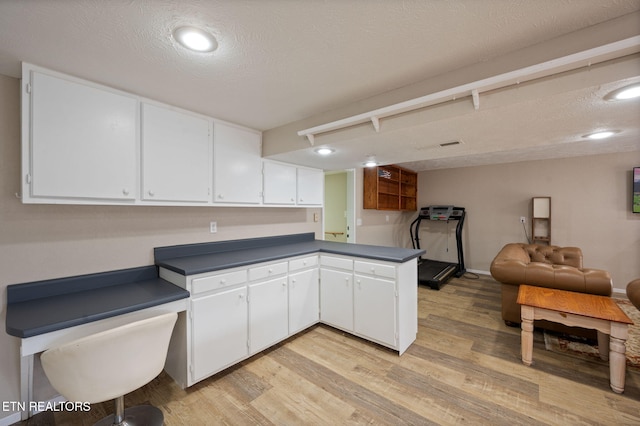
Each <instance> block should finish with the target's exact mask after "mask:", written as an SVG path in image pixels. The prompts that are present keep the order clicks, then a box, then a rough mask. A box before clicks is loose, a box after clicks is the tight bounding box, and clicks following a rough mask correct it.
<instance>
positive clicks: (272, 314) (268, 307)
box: [249, 276, 289, 354]
mask: <svg viewBox="0 0 640 426" xmlns="http://www.w3.org/2000/svg"><path fill="white" fill-rule="evenodd" d="M288 332H289V322H288V314H287V278H286V276H285V277H282V278H276V279H273V280H269V281H265V282H262V283H256V284H251V285H249V340H250V345H249V346H250V353H252V354H254V353H256V352H259V351H261V350H263V349H264V348H266V347H269V346H271V345H273V344H274V343H276V342H278V341H279V340H282V339H284V338H285V337H287V335H288Z"/></svg>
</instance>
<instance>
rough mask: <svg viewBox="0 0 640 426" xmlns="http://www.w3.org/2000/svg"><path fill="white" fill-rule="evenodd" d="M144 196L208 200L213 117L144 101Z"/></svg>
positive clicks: (170, 199)
mask: <svg viewBox="0 0 640 426" xmlns="http://www.w3.org/2000/svg"><path fill="white" fill-rule="evenodd" d="M141 120H142V131H141V140H142V199H143V200H147V201H182V202H202V203H206V202H207V201H209V199H210V198H211V184H210V182H211V136H210V135H211V120H208V119H206V118H203V117H201V116H198V115H195V114H191V113H187V112H183V111H178V110H174V109H171V108H168V107H164V106H157V105H152V104H149V103H143V104H142V117H141Z"/></svg>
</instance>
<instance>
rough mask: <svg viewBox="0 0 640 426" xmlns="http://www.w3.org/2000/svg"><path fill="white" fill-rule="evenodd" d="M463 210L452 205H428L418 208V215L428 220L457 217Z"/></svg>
mask: <svg viewBox="0 0 640 426" xmlns="http://www.w3.org/2000/svg"><path fill="white" fill-rule="evenodd" d="M463 212H464V208H462V207H454V206H428V207H422V208H421V209H420V216H421V217H422V218H423V219H428V220H449V219H459V218H460V217H461V216H462V213H463Z"/></svg>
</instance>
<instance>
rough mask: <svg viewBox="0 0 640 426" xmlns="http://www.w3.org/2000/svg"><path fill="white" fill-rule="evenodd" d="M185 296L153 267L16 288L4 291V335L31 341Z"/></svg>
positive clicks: (9, 287) (20, 285) (187, 293)
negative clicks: (43, 335)
mask: <svg viewBox="0 0 640 426" xmlns="http://www.w3.org/2000/svg"><path fill="white" fill-rule="evenodd" d="M188 297H189V292H188V291H186V290H184V289H182V288H180V287H178V286H176V285H174V284H171V283H170V282H168V281H165V280H163V279H160V278H158V277H157V271H156V268H155V267H154V266H150V267H142V268H133V269H128V270H121V271H113V272H106V273H99V274H90V275H83V276H77V277H69V278H62V279H55V280H47V281H38V282H34V283H25V284H14V285H10V286H8V287H7V317H6V331H7V333H8V334H10V335H12V336H16V337H20V338H27V337H33V336H37V335H41V334H44V333H50V332H52V331H57V330H61V329H64V328H69V327H74V326H77V325H81V324H86V323H89V322H93V321H98V320H101V319H105V318H111V317H114V316H117V315H122V314H126V313H129V312H134V311H138V310H142V309H146V308H150V307H153V306H158V305H162V304H164V303H169V302H173V301H175V300H180V299H186V298H188Z"/></svg>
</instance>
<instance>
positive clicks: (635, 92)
mask: <svg viewBox="0 0 640 426" xmlns="http://www.w3.org/2000/svg"><path fill="white" fill-rule="evenodd" d="M637 97H640V83H636V84H631V85H629V86H624V87H621V88H619V89H617V90H614V91H613V92H610V93H608V94H607V96H605V97H604V98H605V99H606V100H608V101H622V100H626V99H633V98H637Z"/></svg>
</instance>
